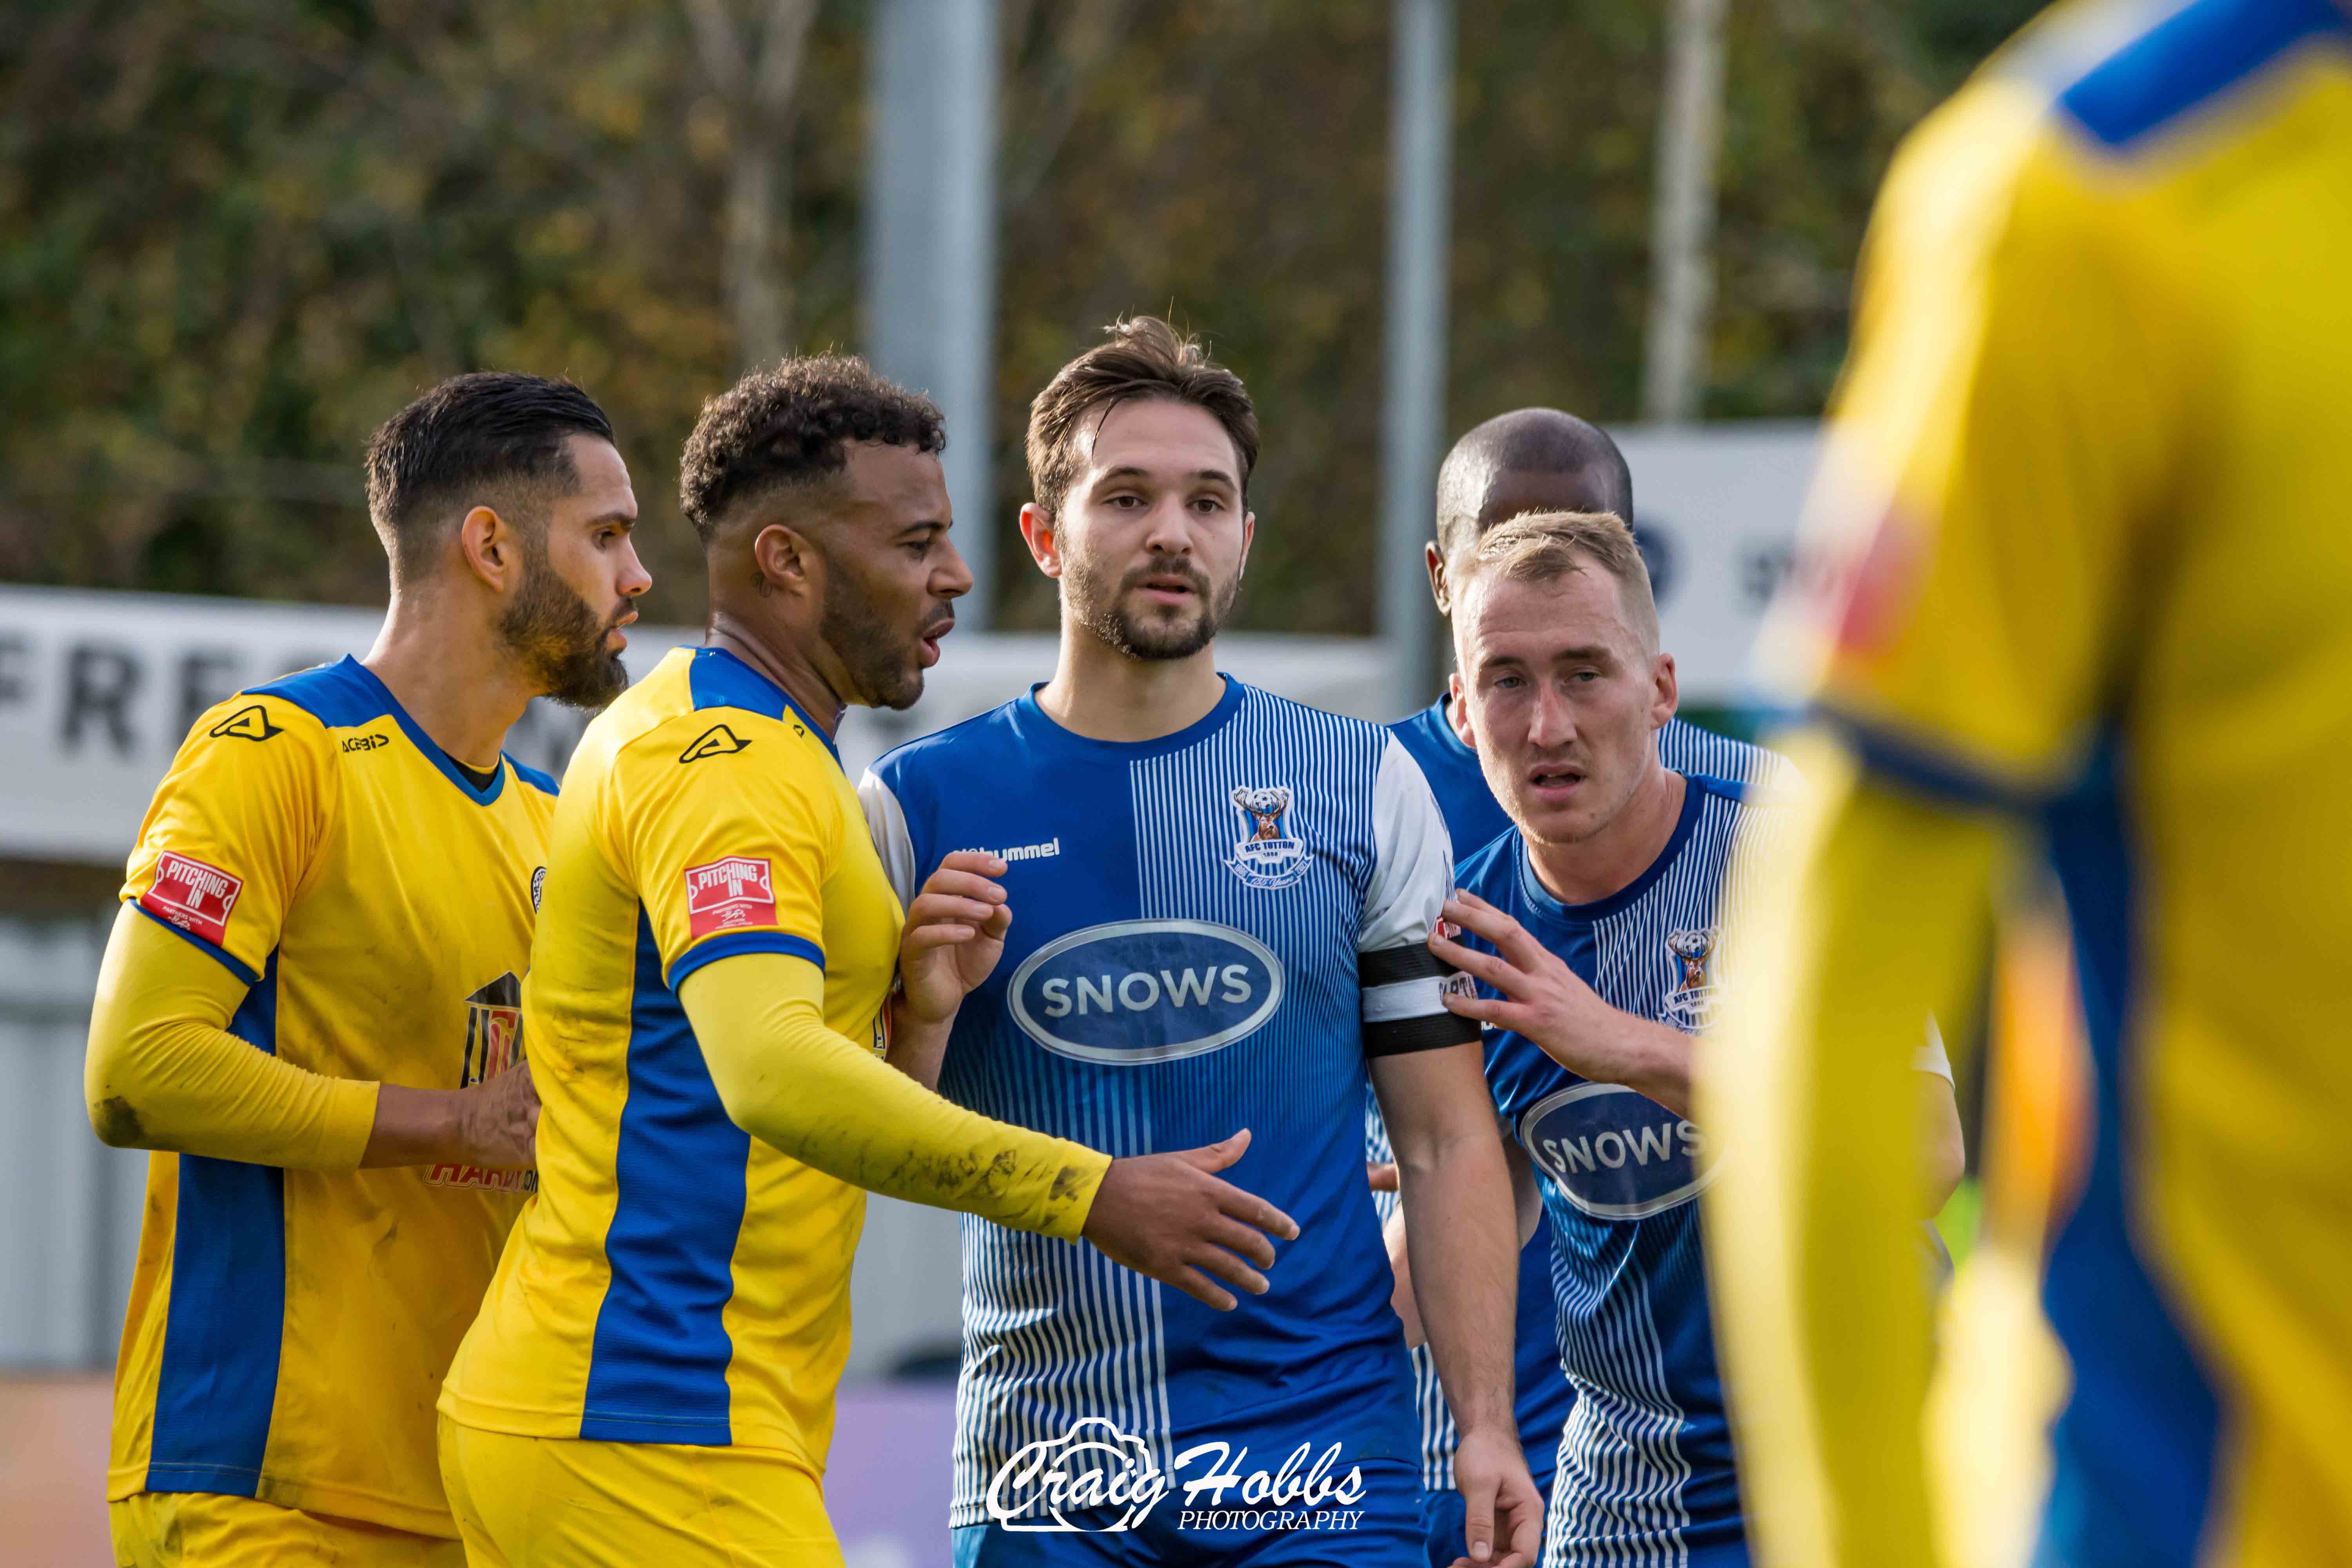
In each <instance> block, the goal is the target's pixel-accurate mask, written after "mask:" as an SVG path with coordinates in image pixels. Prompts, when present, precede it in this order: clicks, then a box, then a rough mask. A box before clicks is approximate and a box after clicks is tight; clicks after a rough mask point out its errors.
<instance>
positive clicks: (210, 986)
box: [82, 906, 377, 1171]
mask: <svg viewBox="0 0 2352 1568" xmlns="http://www.w3.org/2000/svg"><path fill="white" fill-rule="evenodd" d="M246 990H247V987H246V985H245V983H244V982H243V981H241V980H239V979H237V978H236V976H235V975H233V974H231V973H228V971H227V970H226V969H224V968H223V967H222V966H221V965H220V964H219V963H217V962H215V960H213V959H212V958H210V957H207V956H206V955H205V953H203V952H199V951H198V950H197V949H195V948H194V947H193V946H191V945H190V944H188V943H187V942H183V941H181V940H180V939H179V938H178V937H176V936H174V935H173V934H172V933H171V932H170V931H165V930H163V928H162V927H161V926H158V925H156V924H155V923H154V922H153V921H151V920H149V919H148V918H147V917H146V916H144V915H142V914H140V913H139V912H138V911H136V910H133V909H131V908H130V907H129V906H125V907H124V908H123V909H122V910H121V912H120V913H119V914H118V915H117V916H116V919H115V926H114V931H113V933H112V935H111V937H110V939H109V941H108V943H107V949H106V958H105V962H104V963H103V965H102V966H101V967H100V971H99V982H98V994H97V996H96V998H95V1000H94V1003H93V1005H92V1007H91V1011H90V1032H89V1053H88V1056H87V1057H86V1058H85V1059H84V1062H83V1077H82V1089H83V1096H84V1099H85V1100H86V1101H87V1107H88V1110H89V1122H90V1129H91V1131H94V1132H96V1133H97V1134H98V1136H99V1139H100V1142H105V1143H108V1144H110V1145H112V1146H113V1147H115V1148H119V1149H157V1150H164V1151H170V1152H179V1153H186V1154H202V1155H206V1156H209V1157H211V1158H214V1159H220V1160H239V1161H243V1162H246V1163H250V1164H257V1165H276V1166H280V1167H283V1168H285V1169H288V1170H310V1171H348V1170H351V1169H352V1168H353V1167H355V1166H356V1165H358V1164H359V1163H361V1158H362V1153H363V1152H364V1151H365V1150H366V1147H367V1143H368V1138H369V1133H370V1131H371V1129H372V1127H373V1122H374V1119H375V1115H376V1101H377V1086H376V1085H374V1084H373V1083H364V1082H359V1081H356V1080H353V1079H336V1078H329V1077H327V1076H325V1075H323V1074H320V1073H314V1072H308V1071H305V1070H303V1069H302V1068H298V1067H295V1066H294V1065H292V1064H291V1063H289V1062H285V1061H281V1060H279V1059H278V1058H277V1057H275V1056H272V1055H271V1054H269V1053H268V1051H266V1050H262V1049H259V1048H257V1047H255V1046H254V1045H253V1044H251V1043H250V1042H248V1041H247V1040H245V1039H242V1038H240V1037H237V1036H236V1035H233V1034H231V1033H229V1032H228V1029H227V1027H226V1026H227V1025H228V1023H229V1022H230V1020H231V1018H232V1017H233V1016H234V1015H235V1014H236V1009H237V1007H238V1005H240V1004H241V1003H242V1002H243V1001H244V999H245V994H246Z"/></svg>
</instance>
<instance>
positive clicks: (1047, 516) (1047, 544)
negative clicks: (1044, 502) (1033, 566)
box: [1021, 500, 1062, 579]
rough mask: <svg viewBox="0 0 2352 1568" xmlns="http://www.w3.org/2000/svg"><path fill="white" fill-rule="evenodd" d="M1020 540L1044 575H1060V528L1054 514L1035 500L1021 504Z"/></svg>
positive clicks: (1056, 576) (1055, 576)
mask: <svg viewBox="0 0 2352 1568" xmlns="http://www.w3.org/2000/svg"><path fill="white" fill-rule="evenodd" d="M1021 542H1023V543H1024V544H1026V545H1027V546H1028V547H1029V559H1030V560H1032V561H1034V562H1035V563H1037V570H1038V571H1040V572H1043V573H1044V574H1045V575H1046V576H1048V577H1053V578H1057V579H1058V578H1059V577H1060V576H1061V575H1062V530H1061V525H1060V524H1058V523H1056V522H1055V521H1054V514H1053V513H1052V512H1050V511H1047V510H1045V508H1044V507H1042V506H1039V505H1038V504H1037V503H1036V502H1035V501H1034V500H1033V501H1024V502H1022V504H1021Z"/></svg>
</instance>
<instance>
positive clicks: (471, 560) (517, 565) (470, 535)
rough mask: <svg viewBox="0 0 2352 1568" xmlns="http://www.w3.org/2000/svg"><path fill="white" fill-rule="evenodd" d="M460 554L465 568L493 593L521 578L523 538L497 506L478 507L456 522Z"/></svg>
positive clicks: (506, 589) (507, 588)
mask: <svg viewBox="0 0 2352 1568" xmlns="http://www.w3.org/2000/svg"><path fill="white" fill-rule="evenodd" d="M457 554H458V558H459V559H460V560H462V561H464V562H465V563H466V570H467V571H468V572H470V573H472V574H474V576H475V577H476V578H477V579H478V581H480V582H481V583H482V584H483V585H484V586H486V587H488V589H489V590H490V592H492V593H494V594H504V593H505V592H507V591H508V590H509V589H510V588H512V587H513V586H514V585H515V584H517V583H518V582H520V580H521V575H522V561H523V553H522V540H521V538H520V535H518V534H517V533H516V531H515V527H514V524H512V523H510V522H509V521H507V520H506V518H505V517H504V516H503V515H502V514H500V513H499V511H498V510H496V509H495V508H492V507H487V506H478V507H475V508H473V509H472V510H469V511H467V513H466V515H465V517H464V518H463V519H461V520H460V521H458V524H457Z"/></svg>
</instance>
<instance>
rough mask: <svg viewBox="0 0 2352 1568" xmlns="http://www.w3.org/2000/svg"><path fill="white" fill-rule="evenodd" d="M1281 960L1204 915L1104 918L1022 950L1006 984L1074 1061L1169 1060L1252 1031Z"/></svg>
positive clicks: (1028, 1029) (1266, 1009) (1022, 1018)
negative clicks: (1025, 951) (1187, 918)
mask: <svg viewBox="0 0 2352 1568" xmlns="http://www.w3.org/2000/svg"><path fill="white" fill-rule="evenodd" d="M1282 991H1283V972H1282V961H1281V960H1279V959H1278V958H1276V956H1275V955H1274V952H1273V950H1272V949H1270V948H1268V947H1267V946H1266V945H1265V943H1264V942H1260V941H1258V940H1257V939H1256V938H1255V937H1254V936H1251V935H1250V934H1249V933H1248V932H1246V931H1235V930H1234V928H1233V927H1231V926H1223V925H1216V924H1213V923H1212V922H1210V921H1175V920H1167V921H1111V922H1109V923H1108V924H1106V925H1097V926H1087V927H1086V928H1084V929H1083V930H1080V931H1071V932H1069V933H1068V934H1067V935H1065V936H1060V937H1056V938H1055V939H1054V940H1053V941H1052V942H1047V943H1046V944H1045V946H1043V947H1041V948H1039V949H1038V950H1037V951H1036V952H1033V953H1031V954H1030V955H1029V956H1028V958H1027V959H1025V960H1024V961H1023V963H1022V964H1021V967H1020V968H1019V969H1017V970H1015V971H1013V981H1012V984H1010V985H1008V986H1007V987H1006V988H1005V994H1006V997H1007V998H1008V1000H1009V1001H1010V1003H1011V1005H1012V1010H1013V1022H1014V1023H1016V1024H1018V1025H1020V1026H1021V1029H1022V1032H1023V1033H1024V1034H1026V1035H1027V1036H1028V1037H1030V1038H1031V1039H1033V1040H1034V1041H1036V1042H1037V1043H1038V1044H1039V1045H1041V1046H1043V1047H1045V1048H1046V1049H1047V1050H1049V1051H1052V1052H1054V1053H1055V1055H1056V1056H1065V1057H1070V1058H1075V1059H1076V1060H1079V1061H1091V1062H1112V1063H1118V1064H1121V1065H1126V1064H1132V1063H1138V1062H1164V1061H1172V1060H1174V1059H1176V1058H1179V1057H1191V1056H1199V1055H1200V1054H1202V1052H1204V1051H1213V1050H1216V1049H1217V1048H1219V1047H1223V1046H1229V1045H1231V1044H1233V1043H1234V1041H1236V1040H1239V1039H1241V1038H1243V1037H1245V1036H1248V1035H1250V1034H1253V1033H1255V1031H1256V1030H1257V1029H1259V1028H1260V1027H1262V1026H1264V1025H1265V1021H1266V1020H1267V1019H1269V1018H1271V1017H1273V1016H1274V1013H1275V1009H1276V1007H1278V1006H1280V1005H1281V1004H1282Z"/></svg>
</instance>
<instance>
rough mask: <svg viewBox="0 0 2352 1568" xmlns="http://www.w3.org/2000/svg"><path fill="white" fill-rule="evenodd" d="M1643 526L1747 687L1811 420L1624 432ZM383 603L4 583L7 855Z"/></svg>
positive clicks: (648, 654) (1295, 660) (1037, 670)
mask: <svg viewBox="0 0 2352 1568" xmlns="http://www.w3.org/2000/svg"><path fill="white" fill-rule="evenodd" d="M1617 435H1618V439H1619V442H1620V444H1621V445H1622V447H1623V448H1624V451H1625V455H1626V457H1627V458H1628V460H1629V461H1630V462H1631V463H1632V465H1633V479H1634V500H1635V508H1636V519H1635V521H1636V523H1637V525H1638V526H1639V528H1640V530H1641V531H1642V533H1643V541H1644V547H1645V549H1646V550H1647V551H1648V552H1649V554H1650V557H1651V561H1652V570H1653V573H1654V577H1655V582H1656V586H1657V590H1658V611H1659V619H1660V622H1661V626H1662V630H1663V633H1664V644H1665V647H1666V648H1667V650H1668V651H1669V652H1671V653H1673V654H1674V655H1675V659H1676V662H1677V664H1678V666H1679V668H1680V670H1681V675H1682V689H1683V695H1684V700H1685V701H1686V702H1728V701H1735V700H1738V697H1739V695H1740V692H1741V677H1742V673H1743V671H1744V669H1745V668H1746V663H1747V659H1748V649H1749V647H1750V646H1751V645H1752V644H1753V642H1754V641H1755V637H1756V630H1757V627H1758V626H1759V624H1760V623H1761V621H1762V618H1763V614H1764V608H1765V605H1766V603H1767V601H1768V600H1769V598H1770V597H1771V595H1772V592H1773V590H1774V588H1775V587H1776V586H1777V585H1778V584H1779V583H1780V578H1781V577H1782V576H1783V575H1784V574H1786V572H1787V570H1788V567H1789V563H1790V559H1791V555H1792V542H1793V539H1794V537H1795V531H1796V521H1797V515H1798V513H1799V511H1800V510H1801V508H1802V505H1803V500H1804V494H1805V489H1806V486H1807V484H1808V482H1809V480H1810V478H1811V469H1812V463H1813V454H1814V447H1815V431H1814V427H1813V426H1810V425H1754V426H1706V427H1697V428H1693V429H1686V430H1646V429H1629V430H1625V431H1622V432H1618V433H1617ZM382 619H383V616H382V614H381V612H378V611H373V610H362V609H344V608H333V607H327V606H320V605H284V604H272V603H266V602H260V601H251V600H236V599H203V598H194V597H182V596H178V595H140V594H100V593H84V592H78V591H73V590H65V589H53V588H28V587H11V586H5V585H0V736H5V746H0V759H5V760H4V761H0V857H10V858H20V859H40V860H68V861H89V862H96V863H106V862H112V861H118V860H120V859H121V858H122V857H123V856H124V855H126V854H127V853H128V852H129V850H130V847H131V840H132V839H133V838H134V837H136V835H137V833H138V827H139V821H140V818H141V816H142V815H143V813H144V812H145V810H146V806H147V801H148V797H149V795H152V793H153V790H154V787H155V784H156V783H157V781H158V780H160V779H161V778H162V777H163V771H164V769H165V768H166V767H167V766H168V765H169V764H170V763H171V759H172V753H173V751H174V750H175V749H176V748H177V747H178V745H179V743H180V741H181V739H182V737H183V736H184V735H185V734H186V732H187V729H188V725H189V723H190V722H191V721H193V720H194V718H195V716H196V715H197V714H199V713H201V712H203V711H204V710H205V708H207V707H209V706H210V705H211V704H212V703H214V702H215V701H217V700H220V699H221V698H223V697H226V696H227V695H228V694H229V693H231V692H233V691H236V689H239V688H240V687H245V686H250V685H255V684H257V683H259V682H261V681H265V680H268V679H272V678H273V677H276V676H278V675H282V674H285V673H286V672H288V671H289V670H295V669H300V668H305V667H307V666H310V665H313V664H318V663H320V662H322V661H325V660H328V659H333V658H341V656H342V655H344V654H346V653H362V652H364V651H365V650H366V648H367V647H368V645H369V644H370V643H371V642H373V640H374V637H375V633H376V628H377V626H379V625H380V624H381V622H382ZM698 639H699V634H698V633H697V632H695V631H693V630H691V629H688V628H681V627H675V626H635V627H632V628H631V630H630V648H629V652H628V655H627V656H626V658H627V663H628V665H629V668H630V669H631V670H632V671H633V672H634V673H637V674H642V673H643V672H644V671H645V670H646V669H647V668H651V667H652V665H653V663H654V662H655V661H656V659H658V658H660V657H661V655H662V654H663V653H664V652H666V651H667V650H668V649H669V648H670V647H675V646H677V644H679V643H683V642H693V641H697V640H698ZM1219 649H1220V653H1221V655H1222V658H1221V662H1222V663H1223V666H1224V668H1227V669H1230V670H1231V671H1233V673H1234V674H1235V675H1238V676H1240V677H1242V678H1243V679H1247V680H1251V681H1255V682H1256V683H1257V684H1259V685H1262V686H1265V687H1266V688H1268V689H1272V690H1275V691H1278V692H1281V693H1282V694H1283V695H1285V696H1287V697H1293V698H1296V699H1297V700H1300V701H1304V702H1311V703H1314V704H1316V705H1317V706H1318V707H1323V708H1329V709H1333V710H1338V711H1339V712H1343V713H1351V714H1354V715H1356V716H1358V717H1360V718H1367V719H1392V718H1397V717H1400V716H1402V714H1405V713H1408V712H1411V711H1412V710H1413V709H1415V708H1417V707H1419V706H1420V705H1421V704H1422V703H1423V702H1424V701H1426V700H1428V695H1429V694H1428V693H1425V692H1423V691H1420V690H1410V689H1399V682H1398V679H1397V678H1396V677H1395V676H1394V675H1392V674H1391V673H1390V667H1389V665H1388V663H1387V662H1386V660H1385V658H1384V657H1383V653H1382V649H1381V645H1380V644H1379V643H1377V642H1373V641H1370V640H1365V639H1357V638H1343V637H1282V636H1271V635H1263V634H1258V635H1248V636H1243V635H1236V636H1233V637H1225V638H1223V639H1222V640H1221V642H1220V644H1219ZM945 654H946V657H945V658H943V659H942V660H941V661H940V664H939V666H938V667H937V668H934V669H933V670H932V671H931V672H930V676H929V690H928V692H927V693H926V695H925V696H924V698H923V700H922V701H921V702H920V703H919V704H918V705H917V706H916V707H915V708H913V709H912V710H908V711H907V712H904V713H889V712H879V711H875V710H867V709H852V710H850V711H849V714H848V715H847V717H846V718H845V721H844V722H843V725H842V732H841V735H840V745H841V752H842V761H843V763H844V764H845V766H847V767H848V768H849V769H850V771H851V772H852V773H856V772H857V771H860V770H862V769H863V768H864V767H865V766H866V763H869V762H871V761H872V760H873V759H874V758H876V757H877V756H879V755H880V754H881V753H882V752H885V751H887V749H889V748H890V747H891V746H894V745H897V744H898V743H899V742H903V741H907V740H911V739H913V738H914V737H915V736H917V735H919V734H924V733H927V732H929V731H932V730H937V729H940V728H943V727H945V726H947V725H949V724H952V723H956V722H958V721H961V720H963V719H967V718H970V717H971V715H973V714H975V713H980V712H983V711H985V710H987V709H989V708H992V707H993V706H994V705H996V704H997V703H999V702H1002V701H1004V700H1007V699H1008V698H1011V697H1013V696H1015V695H1017V694H1019V693H1020V692H1021V691H1022V690H1023V689H1025V688H1026V687H1027V686H1028V685H1029V684H1030V683H1031V682H1033V681H1037V680H1042V679H1045V676H1046V675H1047V674H1049V673H1050V672H1051V670H1052V668H1053V663H1054V640H1053V638H1052V637H1047V636H1042V635H1003V636H997V635H990V634H984V633H974V632H958V633H956V634H954V635H953V636H952V637H950V638H949V639H948V641H947V644H946V648H945ZM585 722H586V720H585V718H584V716H583V715H581V714H578V713H575V712H572V711H570V710H565V709H562V708H558V707H556V706H554V705H553V704H551V703H547V702H537V703H533V704H532V705H531V709H530V711H529V712H528V713H526V714H525V715H524V717H523V720H522V722H521V723H520V724H518V725H517V726H516V727H515V730H514V731H513V733H512V734H511V735H510V736H509V740H508V743H507V749H508V750H509V752H513V754H514V755H515V756H516V758H517V759H518V760H520V761H521V762H524V763H529V764H530V765H531V766H533V767H538V768H542V769H545V770H546V771H548V772H549V773H555V774H557V775H559V776H561V774H562V767H563V763H564V760H565V759H566V758H568V757H569V756H570V755H571V752H572V745H573V744H574V743H575V742H577V741H578V739H579V735H580V730H581V728H582V726H583V724H584V723H585Z"/></svg>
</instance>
